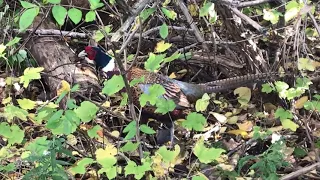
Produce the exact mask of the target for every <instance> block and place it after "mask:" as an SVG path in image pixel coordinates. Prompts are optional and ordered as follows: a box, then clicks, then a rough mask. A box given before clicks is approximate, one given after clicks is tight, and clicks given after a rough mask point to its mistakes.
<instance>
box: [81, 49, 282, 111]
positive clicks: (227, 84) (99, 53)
mask: <svg viewBox="0 0 320 180" xmlns="http://www.w3.org/2000/svg"><path fill="white" fill-rule="evenodd" d="M78 57H80V58H82V59H85V60H86V61H87V62H88V63H91V64H95V65H96V68H97V69H101V70H102V71H103V72H104V73H105V74H106V76H107V78H111V77H112V76H113V75H115V74H117V75H119V74H120V72H119V70H118V68H117V67H116V65H115V61H114V59H113V58H112V57H111V56H109V55H108V54H106V53H105V52H104V51H103V50H102V49H101V48H99V47H93V46H86V47H85V49H84V50H83V51H81V52H80V53H79V54H78ZM276 74H277V73H260V74H254V75H244V76H238V77H234V78H227V79H222V80H217V81H212V82H207V83H202V84H194V83H187V82H183V81H179V80H175V79H171V78H169V77H168V76H164V75H160V74H157V73H153V72H149V71H146V70H143V69H140V68H137V67H133V68H131V69H130V70H129V72H127V74H126V76H127V79H128V80H129V81H131V80H133V79H135V78H140V77H142V76H144V77H145V78H146V79H145V81H144V82H143V83H140V84H138V85H136V86H135V87H133V88H132V89H131V90H132V94H133V100H134V102H133V103H134V104H135V105H136V106H138V107H139V105H140V103H139V101H138V99H139V97H140V95H141V94H142V93H148V92H149V88H150V86H151V85H153V84H160V85H162V86H163V87H164V89H165V91H166V92H165V94H164V95H163V96H162V97H163V98H165V99H167V100H168V99H171V100H173V101H174V102H175V104H176V110H183V109H187V108H190V107H191V104H192V103H194V102H196V100H198V99H200V98H201V97H202V95H203V94H205V93H208V94H210V93H217V92H222V91H226V90H229V89H232V88H236V87H239V86H242V85H245V84H248V83H253V82H258V81H263V80H266V79H268V78H270V77H273V76H274V75H276ZM144 110H150V111H152V110H154V107H146V108H144ZM174 112H175V113H177V112H179V111H174Z"/></svg>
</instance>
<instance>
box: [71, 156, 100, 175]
mask: <svg viewBox="0 0 320 180" xmlns="http://www.w3.org/2000/svg"><path fill="white" fill-rule="evenodd" d="M94 162H95V161H94V160H93V159H91V158H82V159H81V160H80V161H78V162H77V164H76V166H73V167H72V168H70V170H71V171H72V172H73V173H74V174H85V173H86V172H87V171H86V167H87V166H88V165H90V164H92V163H94Z"/></svg>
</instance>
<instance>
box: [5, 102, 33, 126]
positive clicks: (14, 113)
mask: <svg viewBox="0 0 320 180" xmlns="http://www.w3.org/2000/svg"><path fill="white" fill-rule="evenodd" d="M4 116H5V117H6V118H7V120H8V121H9V122H11V121H12V120H13V118H14V117H17V118H19V119H21V120H24V121H26V120H27V116H28V112H27V111H26V110H23V109H20V108H19V107H16V106H13V105H7V106H6V107H5V108H4Z"/></svg>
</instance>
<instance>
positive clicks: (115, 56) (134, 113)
mask: <svg viewBox="0 0 320 180" xmlns="http://www.w3.org/2000/svg"><path fill="white" fill-rule="evenodd" d="M96 15H97V17H98V19H99V21H100V23H101V25H102V26H103V27H104V24H103V22H102V20H101V18H100V16H99V14H98V13H96ZM102 32H103V34H104V36H105V44H107V41H108V42H110V43H111V45H112V46H111V50H112V52H113V54H114V59H115V60H116V62H117V65H118V67H119V70H120V74H121V76H122V78H123V81H124V85H125V88H126V92H127V94H128V106H129V110H130V114H131V117H132V118H133V120H134V121H136V126H137V128H139V121H138V119H137V114H136V111H135V109H134V104H133V98H132V97H133V96H132V93H131V88H130V85H129V82H128V79H127V76H126V71H125V69H124V66H123V64H122V62H121V60H120V58H119V56H118V53H116V50H115V48H116V45H115V44H114V43H113V42H111V41H110V39H109V38H108V37H107V36H106V33H105V32H104V31H102ZM136 141H137V143H139V157H140V159H143V151H142V147H141V143H140V142H141V140H140V136H139V131H137V133H136Z"/></svg>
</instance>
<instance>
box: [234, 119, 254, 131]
mask: <svg viewBox="0 0 320 180" xmlns="http://www.w3.org/2000/svg"><path fill="white" fill-rule="evenodd" d="M237 126H238V127H239V129H241V130H244V131H251V130H252V127H253V123H252V121H246V122H244V123H237Z"/></svg>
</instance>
